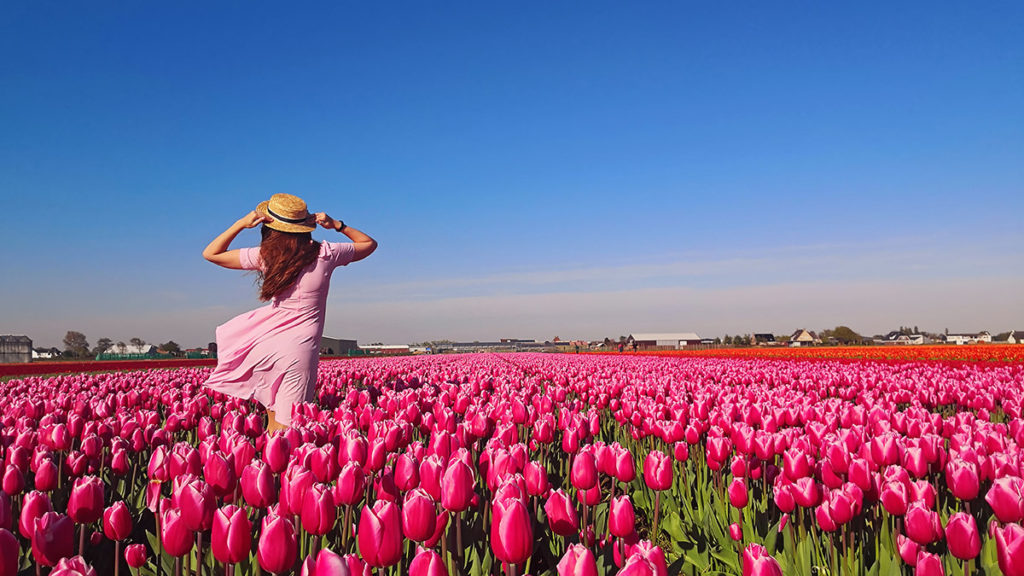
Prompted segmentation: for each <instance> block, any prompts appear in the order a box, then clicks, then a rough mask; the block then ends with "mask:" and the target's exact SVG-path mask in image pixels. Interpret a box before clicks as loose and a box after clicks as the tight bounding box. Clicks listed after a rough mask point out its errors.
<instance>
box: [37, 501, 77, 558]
mask: <svg viewBox="0 0 1024 576" xmlns="http://www.w3.org/2000/svg"><path fill="white" fill-rule="evenodd" d="M74 549H75V524H74V522H72V520H71V518H68V517H67V516H65V515H63V514H57V513H56V512H47V513H45V514H43V515H42V516H41V517H39V518H37V519H36V521H35V526H34V528H33V530H32V558H34V559H35V561H36V562H38V563H39V564H41V565H43V566H54V565H56V564H57V561H59V560H60V559H61V558H69V557H70V556H71V555H72V554H74Z"/></svg>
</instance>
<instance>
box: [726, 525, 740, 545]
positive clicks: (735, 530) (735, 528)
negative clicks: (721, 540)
mask: <svg viewBox="0 0 1024 576" xmlns="http://www.w3.org/2000/svg"><path fill="white" fill-rule="evenodd" d="M729 538H731V539H732V540H733V541H734V542H742V541H743V527H742V526H740V525H739V524H738V523H736V522H733V523H732V524H729Z"/></svg>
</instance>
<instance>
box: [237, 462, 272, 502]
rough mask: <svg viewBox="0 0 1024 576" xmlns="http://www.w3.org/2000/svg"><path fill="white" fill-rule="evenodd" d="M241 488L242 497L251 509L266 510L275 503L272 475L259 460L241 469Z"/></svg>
mask: <svg viewBox="0 0 1024 576" xmlns="http://www.w3.org/2000/svg"><path fill="white" fill-rule="evenodd" d="M241 486H242V497H243V498H245V501H246V502H247V503H248V504H249V505H250V506H252V507H253V508H266V507H267V506H270V505H271V504H273V503H274V502H276V501H277V491H276V489H275V486H274V475H273V474H272V473H271V471H270V467H269V466H268V465H267V464H266V463H264V462H262V461H260V460H253V461H252V462H251V463H250V464H249V465H247V466H246V467H245V468H243V469H242V479H241Z"/></svg>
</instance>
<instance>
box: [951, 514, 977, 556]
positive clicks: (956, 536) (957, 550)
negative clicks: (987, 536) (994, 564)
mask: <svg viewBox="0 0 1024 576" xmlns="http://www.w3.org/2000/svg"><path fill="white" fill-rule="evenodd" d="M946 545H947V546H948V547H949V553H950V554H952V555H953V556H955V557H957V558H959V559H961V560H971V559H973V558H975V557H977V556H978V554H979V553H981V536H980V535H979V534H978V524H977V523H976V522H975V521H974V517H973V516H971V515H970V514H968V513H966V512H957V513H956V514H953V515H952V516H950V517H949V521H948V522H947V523H946Z"/></svg>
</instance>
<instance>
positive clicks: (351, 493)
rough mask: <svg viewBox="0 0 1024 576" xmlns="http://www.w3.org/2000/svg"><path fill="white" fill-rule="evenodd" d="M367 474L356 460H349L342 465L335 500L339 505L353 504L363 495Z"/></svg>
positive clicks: (335, 490)
mask: <svg viewBox="0 0 1024 576" xmlns="http://www.w3.org/2000/svg"><path fill="white" fill-rule="evenodd" d="M365 483H366V476H365V475H364V474H363V469H362V468H360V467H359V464H357V463H355V462H348V463H346V464H345V465H344V466H342V467H341V472H339V473H338V482H337V483H336V484H335V486H334V489H333V492H334V501H335V503H336V504H337V505H338V506H353V505H355V504H356V502H359V500H360V499H361V498H362V497H363V488H364V487H365Z"/></svg>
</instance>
